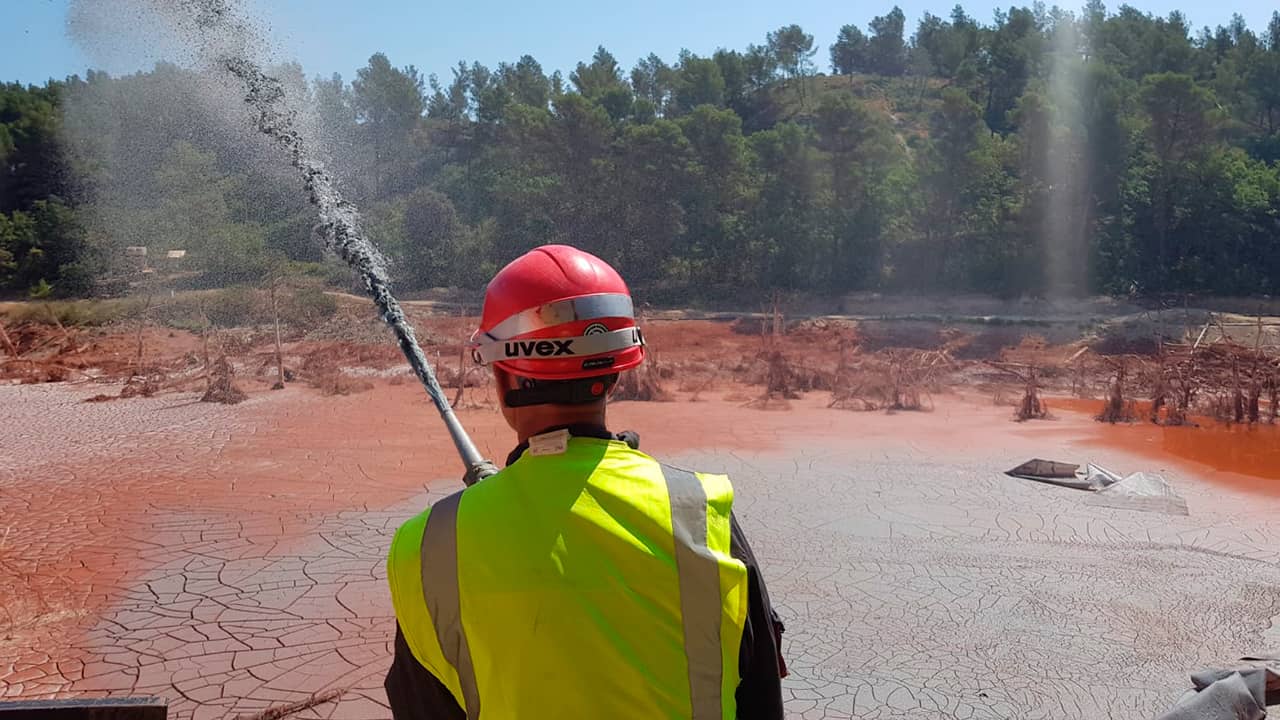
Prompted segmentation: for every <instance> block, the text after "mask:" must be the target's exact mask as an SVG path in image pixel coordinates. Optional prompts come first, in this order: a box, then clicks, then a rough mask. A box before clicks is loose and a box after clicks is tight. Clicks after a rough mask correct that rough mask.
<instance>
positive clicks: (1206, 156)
mask: <svg viewBox="0 0 1280 720" xmlns="http://www.w3.org/2000/svg"><path fill="white" fill-rule="evenodd" d="M811 31H817V34H811ZM276 72H277V73H278V74H279V76H280V77H281V79H282V80H283V82H284V84H285V86H286V88H287V92H288V96H289V97H290V99H291V101H293V102H295V106H296V107H297V109H298V112H299V113H300V118H302V119H303V121H304V123H305V126H306V127H307V128H308V131H309V132H310V133H311V134H312V136H314V137H317V138H320V139H322V140H323V143H322V145H323V148H324V153H325V156H326V158H327V161H328V163H329V164H330V166H331V167H332V168H333V169H334V170H335V172H336V173H337V174H338V175H339V178H340V182H341V186H342V188H343V190H344V192H345V193H346V194H347V195H348V197H349V198H350V199H352V200H353V201H354V202H356V203H357V204H358V205H359V206H360V208H361V209H362V211H363V212H364V215H365V221H366V229H367V231H368V232H369V234H370V235H371V236H372V237H373V238H374V240H375V241H376V242H377V243H378V244H379V246H380V247H381V248H382V249H383V250H384V252H385V253H386V254H387V256H388V258H389V259H390V261H391V269H392V274H393V277H394V279H395V282H396V286H397V288H398V289H400V290H404V291H416V290H422V289H425V288H433V287H460V288H479V287H480V286H482V285H483V283H484V282H485V281H486V279H487V278H488V277H489V276H490V274H491V273H492V272H494V271H495V270H496V269H497V268H498V267H500V266H501V265H502V264H503V263H505V262H507V261H509V260H510V259H512V258H514V257H515V256H517V255H519V254H520V253H522V252H524V251H525V250H527V249H529V248H530V247H533V246H536V245H540V244H545V243H551V242H565V243H570V244H574V245H577V246H579V247H582V248H584V249H587V250H589V251H592V252H594V253H596V254H598V255H600V256H602V257H604V258H605V259H607V260H609V261H610V262H613V263H616V264H617V266H618V267H619V268H620V269H621V271H622V272H623V274H624V276H625V277H627V278H628V280H629V281H630V282H631V283H632V284H633V286H634V287H635V288H636V289H637V291H638V292H641V293H643V296H644V297H645V298H647V299H651V300H653V301H659V302H699V301H729V300H740V301H745V300H752V301H754V300H756V299H758V298H763V297H767V296H768V295H769V294H770V293H773V292H779V291H802V292H806V293H813V294H839V293H846V292H851V291H877V292H912V293H917V292H981V293H991V294H997V295H1002V296H1020V295H1030V296H1079V295H1084V294H1090V293H1110V294H1124V295H1154V294H1174V293H1177V294H1182V293H1197V294H1222V295H1250V294H1267V293H1276V292H1278V291H1280V12H1278V13H1276V14H1274V15H1273V16H1272V18H1271V21H1270V23H1269V25H1268V27H1266V28H1250V27H1248V26H1247V25H1246V23H1245V22H1244V21H1243V20H1242V19H1241V18H1240V17H1239V16H1236V17H1235V18H1234V19H1233V20H1232V21H1231V22H1230V23H1229V24H1228V25H1226V26H1220V27H1217V28H1208V27H1205V28H1202V29H1198V30H1197V29H1195V28H1192V27H1190V25H1189V23H1188V22H1187V20H1186V19H1185V18H1184V16H1183V15H1181V14H1179V13H1173V14H1170V15H1169V16H1167V17H1158V16H1153V15H1150V14H1147V13H1143V12H1140V11H1138V10H1135V9H1133V8H1131V7H1128V6H1124V7H1121V8H1119V9H1118V10H1117V11H1114V12H1111V11H1108V10H1107V9H1106V8H1105V7H1104V6H1103V5H1102V4H1101V3H1100V2H1097V1H1096V0H1095V1H1094V2H1091V3H1090V4H1089V5H1088V6H1086V7H1085V8H1084V9H1083V10H1082V11H1080V12H1078V13H1073V12H1067V11H1063V10H1060V9H1057V8H1053V9H1048V10H1046V9H1045V7H1044V6H1043V5H1042V4H1036V5H1035V6H1033V7H1031V8H1026V7H1022V8H1018V7H1014V8H1010V9H1009V10H1008V11H1001V12H997V13H996V14H995V16H994V17H993V18H992V19H991V21H990V22H983V21H980V20H978V19H975V18H973V17H970V16H969V15H968V14H967V13H966V12H965V11H964V9H962V8H961V7H959V6H957V7H956V8H955V9H954V10H952V11H951V12H950V14H949V15H948V16H946V17H939V16H934V15H930V14H926V15H925V16H924V17H923V18H921V19H920V20H919V22H918V23H917V24H916V26H915V27H914V28H908V27H907V23H906V18H905V17H904V14H903V12H902V11H901V10H900V9H898V8H896V7H895V8H893V9H892V10H889V11H888V12H887V13H886V14H884V15H882V16H879V17H876V18H874V19H873V20H871V22H870V23H869V24H868V25H867V26H865V27H861V26H858V25H853V24H851V25H846V26H845V27H842V28H801V27H799V26H795V25H791V26H787V27H781V28H778V29H777V30H775V31H773V32H769V33H767V34H766V35H765V36H764V37H762V38H760V43H759V44H752V45H750V46H748V47H746V48H738V49H721V50H717V51H716V52H715V53H714V54H712V55H710V56H699V55H695V54H693V53H690V52H682V53H681V54H680V55H679V56H678V57H675V58H661V57H658V56H656V55H649V56H648V57H645V58H641V59H639V60H638V61H636V62H635V64H634V65H633V66H631V67H630V68H628V67H627V66H626V65H625V64H623V62H621V61H620V60H619V59H618V58H615V57H614V56H613V55H611V54H610V53H609V51H608V50H607V49H605V48H604V47H601V48H599V49H598V50H597V51H596V52H595V54H594V55H593V56H592V57H591V58H588V59H584V60H583V61H582V62H580V63H578V64H577V66H576V67H575V68H573V69H572V70H571V71H570V72H568V73H567V75H562V74H561V73H559V72H554V73H551V74H548V73H547V72H546V71H545V70H544V69H543V67H542V66H541V65H540V64H539V63H538V61H537V60H536V59H535V58H533V57H530V56H528V55H526V56H523V57H519V58H518V59H514V60H513V61H512V62H509V63H505V62H504V63H500V64H498V65H497V66H496V67H486V66H484V65H481V64H479V63H475V62H467V61H462V62H459V63H458V65H457V66H456V67H454V68H452V69H451V70H449V71H446V72H445V73H442V74H439V75H436V74H429V75H424V74H423V73H422V72H421V71H420V70H418V69H417V68H415V67H412V66H404V67H400V66H397V65H396V64H394V63H393V62H392V60H391V59H389V58H387V57H386V56H385V55H383V54H380V53H379V54H374V55H373V56H372V57H370V59H369V61H368V64H367V66H365V67H362V68H360V69H359V70H358V71H357V72H356V74H355V76H354V77H353V78H350V79H349V80H348V79H345V78H343V77H340V76H338V75H334V76H332V77H328V78H324V77H315V78H310V79H309V78H307V77H306V76H305V75H304V73H303V69H302V68H300V67H298V66H296V65H292V66H284V67H280V68H277V69H276ZM247 117H248V112H247V110H246V109H245V108H244V107H243V103H240V102H238V96H237V94H236V89H235V88H234V87H231V86H229V85H228V84H227V82H226V81H225V80H223V79H220V78H217V77H212V76H207V75H202V74H200V73H198V72H196V71H193V70H190V69H184V68H181V67H178V66H176V65H170V64H164V63H161V64H159V65H157V66H156V67H154V69H152V70H150V71H147V72H141V73H137V74H133V75H127V76H122V77H111V76H108V75H106V74H104V73H100V72H94V71H89V72H88V73H87V74H86V76H85V77H78V76H73V77H71V78H68V79H66V80H63V81H50V82H48V83H47V84H45V85H44V86H42V87H39V86H24V85H21V84H17V83H10V84H6V85H3V86H0V294H4V295H5V296H8V297H23V296H28V295H30V294H35V295H42V294H43V295H48V294H54V295H60V296H72V297H74V296H92V295H105V294H119V293H122V292H127V291H128V288H129V285H130V282H131V275H130V273H131V269H132V268H134V266H133V265H131V264H130V259H129V257H128V256H127V253H126V251H125V248H126V247H137V246H145V247H147V248H148V253H149V255H148V258H149V260H148V262H149V263H152V264H156V265H158V264H159V263H160V262H161V261H162V260H163V258H164V257H165V253H166V252H167V251H169V250H175V249H181V250H185V251H186V255H185V257H184V258H182V259H181V260H175V261H173V262H172V264H173V267H172V268H170V270H171V272H170V273H169V277H170V278H171V282H173V283H174V284H175V286H183V287H210V286H223V285H229V284H253V283H257V282H261V279H262V278H263V277H264V276H265V275H266V274H268V273H270V272H273V271H272V270H271V268H279V267H281V265H280V263H282V262H284V263H289V266H290V267H300V268H304V269H309V270H310V271H312V272H316V273H322V274H323V273H328V276H329V277H331V278H333V279H334V281H335V282H343V283H345V282H350V281H349V279H348V276H347V275H346V274H344V273H343V272H342V271H341V269H340V268H335V267H334V266H333V263H334V261H333V260H331V259H326V258H325V257H324V255H323V253H322V248H321V245H320V243H319V242H318V241H317V240H316V239H315V238H313V237H312V232H313V231H312V225H313V223H314V222H315V215H314V213H313V212H312V210H311V209H310V208H309V207H308V206H307V205H306V204H305V200H304V198H303V195H302V193H301V190H300V184H299V182H298V181H297V179H296V177H294V176H293V175H292V174H291V172H290V170H289V168H288V166H287V163H286V162H285V160H284V159H283V158H282V157H280V156H279V154H278V151H277V150H276V149H275V148H273V147H272V146H270V145H269V144H268V143H267V142H266V141H259V140H257V139H255V138H253V137H252V135H251V133H250V132H247V131H245V130H244V129H243V128H248V127H249V121H248V120H247ZM135 260H136V258H135Z"/></svg>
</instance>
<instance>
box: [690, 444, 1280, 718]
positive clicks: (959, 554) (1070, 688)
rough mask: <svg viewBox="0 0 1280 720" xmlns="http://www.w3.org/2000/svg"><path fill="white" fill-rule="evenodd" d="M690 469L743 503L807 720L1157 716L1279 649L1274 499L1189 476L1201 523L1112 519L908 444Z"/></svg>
mask: <svg viewBox="0 0 1280 720" xmlns="http://www.w3.org/2000/svg"><path fill="white" fill-rule="evenodd" d="M1114 457H1116V458H1117V459H1119V460H1120V461H1121V462H1126V459H1125V458H1123V457H1120V456H1114ZM685 461H686V462H687V463H688V464H690V465H693V466H697V467H700V468H709V469H712V470H723V471H727V472H730V473H731V474H732V475H733V477H734V479H735V485H736V486H737V487H738V488H739V495H740V503H741V504H740V510H739V512H740V513H741V515H742V517H743V524H744V526H745V528H746V530H747V532H748V534H749V536H750V537H751V541H752V543H753V546H754V547H755V549H756V554H757V555H758V556H759V559H760V560H761V562H762V563H763V565H764V567H765V570H766V572H767V573H768V580H769V584H770V590H771V593H772V595H773V597H774V602H775V604H776V605H777V606H778V609H779V612H780V614H781V615H782V616H783V618H784V621H785V622H786V624H787V630H788V631H787V635H786V637H787V642H786V646H785V649H786V654H787V657H788V661H789V663H790V666H791V669H792V673H793V674H792V677H791V678H789V679H788V680H787V681H786V683H785V692H786V694H787V708H788V713H789V715H792V716H795V717H803V718H852V717H857V718H889V717H908V716H909V717H913V718H925V717H928V718H974V719H977V718H991V719H995V718H1014V717H1016V718H1082V719H1084V718H1107V717H1116V718H1142V717H1154V716H1155V715H1156V714H1158V713H1159V712H1160V711H1162V710H1163V709H1164V708H1166V707H1167V706H1168V705H1170V704H1172V702H1173V701H1174V700H1175V699H1176V698H1177V697H1178V695H1179V694H1180V693H1181V692H1182V691H1183V690H1184V689H1185V688H1186V687H1187V680H1186V677H1187V674H1188V672H1189V671H1191V670H1194V669H1198V668H1201V667H1206V666H1214V665H1222V664H1230V662H1231V661H1233V660H1235V659H1237V658H1239V657H1240V656H1242V655H1245V654H1250V653H1257V652H1259V651H1263V650H1268V649H1269V650H1271V651H1274V650H1276V649H1277V648H1266V647H1264V645H1265V642H1266V641H1265V640H1264V638H1263V635H1262V633H1263V631H1265V630H1266V629H1267V628H1268V626H1269V623H1270V622H1271V619H1272V617H1273V616H1275V615H1277V613H1280V567H1278V566H1277V564H1276V561H1277V560H1278V559H1280V543H1278V542H1277V540H1280V521H1278V520H1277V519H1276V515H1275V510H1276V503H1275V501H1274V500H1270V499H1265V500H1264V499H1257V498H1249V497H1247V496H1236V497H1227V496H1226V494H1225V493H1221V492H1218V491H1216V490H1213V489H1212V488H1209V489H1206V488H1203V487H1200V488H1197V487H1196V486H1195V483H1191V482H1188V480H1189V478H1187V477H1186V476H1181V477H1177V478H1176V480H1177V483H1178V484H1179V485H1180V486H1183V487H1187V488H1188V490H1189V491H1190V495H1191V497H1190V498H1189V500H1190V502H1191V503H1192V508H1193V509H1192V515H1191V516H1190V517H1180V516H1178V517H1175V516H1169V515H1161V514H1152V513H1142V512H1133V511H1124V510H1111V509H1106V508H1099V507H1095V506H1091V505H1088V504H1086V503H1085V502H1084V499H1085V498H1086V497H1087V495H1086V494H1085V493H1082V492H1079V491H1073V490H1067V489H1062V488H1056V487H1052V486H1047V485H1040V484H1036V483H1028V482H1023V481H1019V480H1016V479H1013V478H1008V477H1004V476H1002V475H1000V474H999V473H998V467H999V465H998V464H997V462H995V461H993V460H992V459H990V458H988V459H982V458H976V459H975V458H972V457H970V458H964V459H956V460H952V461H945V462H944V459H943V458H941V457H938V456H936V455H933V454H931V453H926V452H921V451H920V450H918V449H916V448H913V447H911V446H910V444H909V443H907V444H899V445H897V446H893V445H890V446H886V447H880V448H866V447H859V448H851V449H849V450H845V451H841V450H837V449H834V448H832V447H829V446H808V447H806V446H801V445H797V446H795V447H794V448H793V449H791V450H789V451H787V452H785V453H751V452H749V451H735V452H731V453H725V452H719V453H703V454H694V455H691V456H690V457H688V458H686V459H685ZM1127 462H1132V460H1127Z"/></svg>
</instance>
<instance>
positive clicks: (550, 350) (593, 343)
mask: <svg viewBox="0 0 1280 720" xmlns="http://www.w3.org/2000/svg"><path fill="white" fill-rule="evenodd" d="M641 345H644V336H643V335H642V334H641V333H640V328H636V327H629V328H622V329H621V330H613V331H610V332H603V333H595V334H592V335H581V336H579V337H569V338H525V339H521V340H495V341H493V342H487V343H480V344H478V345H477V346H476V347H475V349H474V350H473V351H472V352H473V354H474V356H475V358H476V360H477V361H479V362H481V363H483V364H485V365H488V364H489V363H491V362H495V361H500V360H563V359H566V358H574V357H586V356H590V355H600V354H602V353H607V352H613V351H615V350H626V349H627V348H633V347H639V346H641Z"/></svg>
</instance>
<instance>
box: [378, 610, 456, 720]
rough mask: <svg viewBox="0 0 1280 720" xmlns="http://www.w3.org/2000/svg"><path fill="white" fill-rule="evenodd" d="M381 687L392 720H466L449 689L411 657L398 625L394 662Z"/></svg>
mask: <svg viewBox="0 0 1280 720" xmlns="http://www.w3.org/2000/svg"><path fill="white" fill-rule="evenodd" d="M383 687H385V688H386V690H387V700H388V702H389V703H390V705H391V717H393V718H395V720H466V717H467V714H466V713H465V712H463V711H462V708H461V707H459V706H458V701H457V700H454V699H453V694H452V693H450V692H449V688H447V687H445V686H444V683H442V682H440V680H439V679H437V678H436V676H435V675H432V674H431V672H430V671H429V670H427V669H426V668H424V667H422V663H420V662H418V659H417V658H415V657H414V656H413V652H412V651H410V650H409V643H407V642H405V639H404V633H402V632H400V625H399V624H398V623H397V624H396V654H395V659H393V660H392V661H391V669H390V670H388V671H387V680H386V682H385V683H383Z"/></svg>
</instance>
